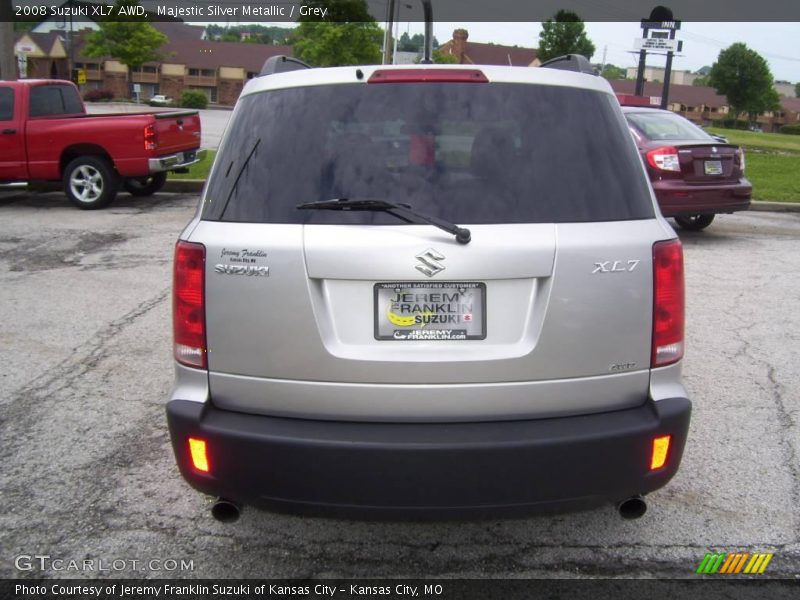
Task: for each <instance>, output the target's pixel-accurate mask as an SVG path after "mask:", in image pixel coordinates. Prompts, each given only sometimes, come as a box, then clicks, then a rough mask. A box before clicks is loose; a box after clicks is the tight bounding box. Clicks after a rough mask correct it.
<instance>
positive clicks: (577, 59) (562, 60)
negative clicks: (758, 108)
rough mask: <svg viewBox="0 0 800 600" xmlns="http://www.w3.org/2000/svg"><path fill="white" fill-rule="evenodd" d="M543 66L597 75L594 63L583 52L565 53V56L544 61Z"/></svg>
mask: <svg viewBox="0 0 800 600" xmlns="http://www.w3.org/2000/svg"><path fill="white" fill-rule="evenodd" d="M540 66H541V67H547V68H548V69H560V70H562V71H575V72H576V73H588V74H589V75H595V72H594V68H593V67H592V63H590V62H589V59H588V58H586V57H585V56H583V55H582V54H565V55H564V56H557V57H555V58H551V59H550V60H548V61H546V62H543V63H542V64H541V65H540Z"/></svg>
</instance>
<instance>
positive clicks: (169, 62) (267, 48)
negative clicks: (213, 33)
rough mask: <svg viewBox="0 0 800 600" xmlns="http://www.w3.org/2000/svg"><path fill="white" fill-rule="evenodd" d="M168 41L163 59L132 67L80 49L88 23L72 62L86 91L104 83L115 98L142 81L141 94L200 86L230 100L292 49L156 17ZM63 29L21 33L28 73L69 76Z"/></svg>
mask: <svg viewBox="0 0 800 600" xmlns="http://www.w3.org/2000/svg"><path fill="white" fill-rule="evenodd" d="M153 26H154V27H155V28H156V29H158V30H159V31H161V32H162V33H164V34H165V35H166V36H167V37H168V38H169V41H168V42H167V43H166V44H164V45H163V46H162V47H161V48H160V49H159V52H160V54H161V60H159V61H155V62H150V63H146V64H144V65H143V66H142V67H141V68H139V69H135V70H131V69H128V67H126V66H125V65H123V64H122V63H120V62H119V61H117V60H114V59H113V58H112V57H108V58H92V57H88V56H84V55H83V53H82V50H83V47H84V44H85V38H86V36H87V35H88V34H89V33H90V32H91V29H90V28H87V29H83V30H81V31H79V32H77V33H74V34H73V36H72V38H73V43H74V47H73V48H72V58H73V65H74V67H75V68H80V69H84V70H85V72H86V80H87V82H86V84H84V85H82V86H81V88H82V91H88V90H91V89H106V90H110V91H111V92H113V94H114V97H116V98H132V97H133V96H134V93H133V89H134V88H133V86H134V84H138V85H139V89H140V98H142V99H145V100H146V99H147V98H150V97H152V96H154V95H156V94H164V95H165V96H169V97H172V98H180V96H181V94H182V93H183V91H184V90H188V89H193V90H199V91H202V92H203V93H205V94H206V95H207V96H208V99H209V101H210V102H212V103H216V104H222V105H232V104H234V103H235V102H236V99H237V98H238V97H239V94H240V93H241V91H242V88H243V87H244V84H245V83H246V82H247V80H248V79H250V78H251V77H253V76H255V75H256V74H257V73H258V72H259V71H260V70H261V66H262V65H263V64H264V61H266V60H267V59H268V58H270V57H271V56H276V55H279V54H287V55H291V52H292V49H291V47H290V46H273V45H265V44H248V43H234V42H212V41H208V40H204V39H202V37H203V28H202V27H196V26H192V25H186V24H184V23H176V22H166V23H153ZM67 38H68V36H66V35H65V32H63V31H61V32H59V31H58V30H53V31H50V32H46V33H37V32H29V33H25V34H21V35H19V36H18V38H17V42H16V45H15V52H16V53H17V54H18V55H20V54H24V55H25V56H26V59H27V68H26V73H25V74H24V76H26V77H54V78H60V79H66V78H69V58H70V49H69V47H68V46H69V44H68V41H67Z"/></svg>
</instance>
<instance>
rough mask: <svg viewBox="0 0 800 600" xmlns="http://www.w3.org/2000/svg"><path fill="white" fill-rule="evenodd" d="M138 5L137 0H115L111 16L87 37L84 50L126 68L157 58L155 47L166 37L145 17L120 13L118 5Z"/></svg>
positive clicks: (165, 39)
mask: <svg viewBox="0 0 800 600" xmlns="http://www.w3.org/2000/svg"><path fill="white" fill-rule="evenodd" d="M138 5H139V3H138V1H137V0H117V1H116V3H115V4H114V7H115V10H114V12H113V16H109V17H107V18H105V19H103V20H101V21H100V22H99V23H98V25H99V26H100V29H99V30H97V31H94V32H92V33H91V34H89V36H88V37H87V38H86V45H85V46H84V47H83V54H85V55H86V56H92V57H97V58H100V57H104V56H110V57H112V58H114V59H116V60H118V61H119V62H121V63H122V64H123V65H125V66H127V67H128V68H129V69H138V68H139V67H141V66H142V65H143V64H144V63H146V62H150V61H154V60H158V59H160V58H161V55H160V54H159V52H158V49H159V48H160V47H161V46H162V45H164V44H165V43H167V40H168V39H169V38H167V36H165V35H164V34H163V33H161V32H160V31H158V30H157V29H156V28H155V27H153V26H152V25H150V23H148V22H147V21H145V20H144V19H145V18H146V17H136V16H124V15H120V13H119V10H120V9H121V8H123V9H125V8H129V7H134V6H138Z"/></svg>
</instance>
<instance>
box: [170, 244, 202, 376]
mask: <svg viewBox="0 0 800 600" xmlns="http://www.w3.org/2000/svg"><path fill="white" fill-rule="evenodd" d="M205 263H206V248H205V246H203V245H202V244H192V243H189V242H178V244H177V245H176V246H175V269H174V276H175V277H174V286H173V291H172V329H173V333H174V342H175V360H177V361H178V362H179V363H181V364H184V365H186V366H188V367H197V368H200V369H206V368H208V361H207V360H206V307H205Z"/></svg>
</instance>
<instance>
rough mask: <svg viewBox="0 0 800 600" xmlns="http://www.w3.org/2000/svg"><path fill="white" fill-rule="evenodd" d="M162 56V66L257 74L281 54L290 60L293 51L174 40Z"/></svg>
mask: <svg viewBox="0 0 800 600" xmlns="http://www.w3.org/2000/svg"><path fill="white" fill-rule="evenodd" d="M160 52H161V53H162V54H163V55H164V58H163V60H162V61H160V62H168V63H176V64H183V65H187V66H190V67H202V68H205V69H215V68H218V67H242V68H244V69H245V70H246V71H249V72H254V73H258V72H259V71H261V67H262V66H263V64H264V61H265V60H267V59H268V58H270V57H272V56H277V55H279V54H285V55H288V56H291V54H292V48H291V46H274V45H271V44H247V43H244V42H211V41H203V40H175V41H171V42H168V43H166V44H164V45H163V46H162V47H161V49H160Z"/></svg>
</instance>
